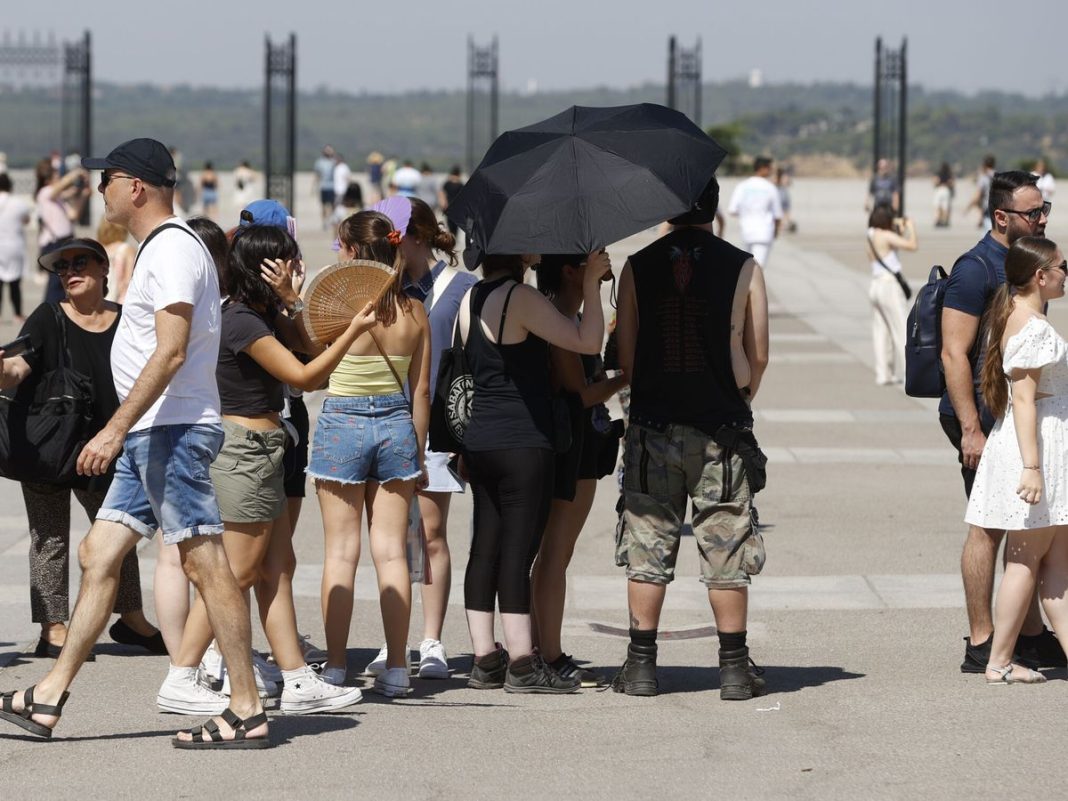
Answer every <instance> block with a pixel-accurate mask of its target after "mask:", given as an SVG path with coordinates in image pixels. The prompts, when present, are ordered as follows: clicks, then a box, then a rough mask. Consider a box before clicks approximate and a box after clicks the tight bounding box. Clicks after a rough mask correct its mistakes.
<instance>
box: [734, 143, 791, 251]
mask: <svg viewBox="0 0 1068 801" xmlns="http://www.w3.org/2000/svg"><path fill="white" fill-rule="evenodd" d="M771 164H772V161H771V159H770V158H768V157H767V156H758V157H757V158H756V160H755V161H754V162H753V174H752V175H751V176H749V177H748V178H746V179H745V180H744V181H742V182H741V183H740V184H738V186H737V187H735V189H734V193H733V194H732V195H731V202H730V204H729V205H728V207H727V211H728V212H730V214H731V215H732V216H734V217H737V218H738V222H739V227H740V228H741V232H742V242H743V243H744V244H743V247H744V249H745V250H747V251H749V252H750V253H752V254H753V258H754V259H756V261H757V264H759V265H760V266H761V267H763V268H764V269H767V267H768V255H769V253H770V252H771V243H772V242H774V241H775V238H776V237H777V236H778V235H779V226H780V224H781V222H782V202H781V201H780V200H779V190H778V188H776V186H775V184H773V183H772V182H771V181H770V180H769V179H768V176H769V175H771Z"/></svg>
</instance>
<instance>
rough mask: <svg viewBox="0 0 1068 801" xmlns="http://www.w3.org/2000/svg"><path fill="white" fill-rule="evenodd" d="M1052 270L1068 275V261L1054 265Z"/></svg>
mask: <svg viewBox="0 0 1068 801" xmlns="http://www.w3.org/2000/svg"><path fill="white" fill-rule="evenodd" d="M1050 269H1051V270H1060V271H1061V272H1062V273H1064V274H1065V275H1068V261H1062V262H1061V263H1060V264H1054V265H1053V266H1052V267H1050Z"/></svg>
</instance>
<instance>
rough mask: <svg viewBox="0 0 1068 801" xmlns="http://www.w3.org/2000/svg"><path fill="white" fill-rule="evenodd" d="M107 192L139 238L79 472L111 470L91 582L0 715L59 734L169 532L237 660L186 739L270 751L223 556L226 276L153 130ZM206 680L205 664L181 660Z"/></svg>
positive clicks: (103, 185)
mask: <svg viewBox="0 0 1068 801" xmlns="http://www.w3.org/2000/svg"><path fill="white" fill-rule="evenodd" d="M82 164H83V166H84V167H85V168H86V169H98V170H103V174H102V176H101V179H100V184H99V190H100V193H101V194H102V195H103V197H104V213H105V215H106V216H107V218H108V219H109V220H111V221H112V222H117V223H119V224H120V225H124V226H125V227H126V228H127V229H128V230H129V231H130V233H131V234H133V236H134V238H135V239H137V240H138V241H139V242H140V243H141V248H140V252H139V254H138V257H139V262H140V263H139V264H138V265H137V267H136V268H135V269H134V275H133V279H132V280H131V282H130V287H129V291H128V292H127V295H126V304H125V306H124V308H123V315H122V319H121V321H120V323H119V328H118V330H117V331H116V334H115V341H114V345H113V347H112V351H111V367H112V373H113V375H114V377H115V389H116V392H117V394H118V396H119V399H120V405H119V408H118V410H117V411H116V412H115V414H114V415H113V416H112V418H111V419H110V420H109V421H108V423H107V425H106V426H104V428H103V429H102V430H101V431H100V433H98V434H97V435H96V436H95V437H93V439H92V440H90V441H89V442H88V443H87V444H86V446H85V447H84V448H83V449H82V452H81V455H80V456H79V458H78V472H79V473H81V474H82V475H102V474H103V473H105V472H106V471H107V469H108V467H109V466H110V464H111V463H112V462H113V461H115V459H116V458H118V462H117V464H116V467H115V478H114V479H113V480H112V483H111V487H110V488H109V490H108V494H107V496H106V497H105V498H104V503H103V504H102V506H101V508H100V511H99V512H98V513H97V516H96V521H95V522H94V523H93V526H92V528H91V529H90V530H89V534H88V536H87V537H86V539H85V541H84V542H83V544H82V546H81V554H80V555H81V563H82V583H81V589H80V591H79V595H78V602H77V604H76V605H75V607H74V613H73V615H72V616H71V620H70V623H69V625H68V628H67V638H66V642H65V644H64V646H63V651H62V652H61V653H60V655H59V658H58V659H57V660H56V664H55V667H53V669H52V670H51V671H50V672H49V673H48V674H47V675H46V676H45V677H44V678H43V679H42V680H41V681H40V682H39V683H38V684H37V686H36V687H31V688H30V689H28V690H25V691H23V692H13V693H5V694H4V696H3V699H2V701H0V704H2V706H0V718H2V719H3V720H5V721H8V722H11V723H15V724H16V725H18V726H21V727H22V728H24V729H26V730H27V731H29V732H31V733H32V734H34V735H37V736H39V737H46V738H47V737H51V734H52V729H53V728H54V727H55V726H56V724H57V723H58V722H59V719H60V715H61V714H62V712H63V705H64V704H65V703H66V701H67V697H68V692H67V690H68V688H69V687H70V685H71V682H73V681H74V678H75V677H76V676H77V674H78V670H79V669H80V668H81V665H82V663H83V662H84V661H85V658H86V657H87V656H88V654H89V650H90V649H91V648H92V646H93V643H94V642H95V641H96V638H97V637H98V636H99V635H100V632H101V631H102V630H103V628H104V625H105V623H106V622H107V620H108V617H109V615H110V613H111V609H112V607H113V605H114V602H115V593H116V589H117V586H118V575H119V565H120V564H121V563H122V560H123V558H124V557H125V556H126V553H127V552H128V551H129V550H130V549H131V548H134V547H135V546H136V545H137V543H138V542H139V541H140V540H141V538H143V537H146V538H147V537H151V536H153V535H154V534H155V532H156V529H157V528H159V529H162V530H163V537H164V540H165V541H167V542H177V543H178V548H179V550H180V553H181V559H182V566H183V567H184V568H185V571H186V573H187V575H188V576H189V578H190V579H191V580H192V582H193V583H194V584H195V585H196V588H197V591H198V592H199V593H200V595H201V597H202V598H203V599H204V603H205V606H206V607H207V610H208V617H209V619H210V621H211V624H212V628H213V630H214V631H215V635H216V638H217V639H218V641H219V646H220V648H221V650H222V652H223V655H224V656H225V658H226V662H227V665H228V666H229V668H230V683H231V697H230V707H229V708H228V709H227V710H226V711H225V712H224V713H223V714H222V716H221V717H219V718H215V719H212V720H210V721H209V722H208V723H207V724H205V725H204V726H203V727H199V728H197V729H194V730H192V731H190V732H182V733H180V734H179V736H178V737H177V738H175V740H174V744H175V746H177V747H180V748H205V749H207V748H210V749H219V748H265V747H269V746H270V741H269V739H268V726H267V716H266V715H265V714H264V712H263V707H262V706H261V705H260V700H259V696H258V695H257V692H256V683H255V680H254V679H253V675H252V661H251V657H250V652H251V647H252V644H251V636H250V625H249V617H248V611H247V608H246V607H245V601H244V599H243V598H242V596H241V591H240V590H239V589H238V587H237V582H236V581H235V580H234V576H233V573H231V571H230V566H229V564H228V563H227V561H226V554H225V552H224V551H223V547H222V542H221V538H220V537H219V535H220V534H222V531H223V526H222V520H221V519H220V517H219V507H218V504H217V503H216V501H215V491H214V489H213V487H212V483H211V478H210V476H209V474H208V468H209V466H210V464H211V461H212V460H213V459H214V458H215V455H216V454H217V453H218V451H219V447H220V446H221V445H222V440H223V433H222V427H221V424H220V415H219V391H218V389H217V387H216V384H215V364H216V361H217V360H218V357H219V335H220V325H219V321H220V313H219V282H218V276H217V274H216V270H215V265H214V264H213V263H212V260H211V256H210V255H209V254H208V252H207V250H206V249H205V247H204V245H203V243H202V242H201V241H200V239H199V238H198V237H197V236H196V235H195V234H194V233H193V232H192V231H191V230H190V229H189V228H188V226H186V225H185V224H184V223H182V222H181V221H179V220H178V218H176V217H175V216H174V184H175V177H174V176H175V171H174V162H173V160H172V159H171V156H170V154H169V153H168V152H167V148H166V147H164V146H163V145H162V144H161V143H160V142H157V141H155V140H153V139H132V140H130V141H128V142H124V143H123V144H121V145H119V146H118V147H116V148H115V149H114V150H112V151H111V153H109V154H108V155H107V156H106V157H105V158H102V159H85V160H84V161H83V162H82ZM177 670H181V671H182V672H183V676H184V678H185V680H186V681H187V682H188V683H189V684H190V685H193V684H196V681H197V679H196V668H190V669H183V668H178V669H177Z"/></svg>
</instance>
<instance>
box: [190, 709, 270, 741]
mask: <svg viewBox="0 0 1068 801" xmlns="http://www.w3.org/2000/svg"><path fill="white" fill-rule="evenodd" d="M221 717H222V719H223V720H225V721H226V723H227V725H228V726H229V727H230V728H231V729H233V730H234V736H233V739H231V740H226V739H224V738H223V735H222V732H221V731H219V724H218V723H216V722H215V721H214V720H209V721H208V722H207V723H205V724H204V725H203V726H197V727H196V728H195V729H190V730H189V732H188V733H189V734H191V735H192V736H193V739H192V740H182V739H179V738H178V737H175V738H174V739H172V740H171V744H172V745H173V746H174V747H175V748H182V749H187V750H219V749H222V750H230V749H238V748H241V749H247V748H271V746H272V744H271V741H270V739H269V737H253V738H248V737H247V736H246V735H247V734H248V731H249V729H254V728H256V727H257V726H262V725H263V724H264V723H266V722H267V713H266V712H260V713H259V714H258V715H253V716H252V717H251V718H249V719H248V720H242V719H241V718H239V717H238V716H237V715H236V714H234V711H233V710H232V709H230V708H229V707H227V708H226V709H225V710H224V711H223V713H222V716H221Z"/></svg>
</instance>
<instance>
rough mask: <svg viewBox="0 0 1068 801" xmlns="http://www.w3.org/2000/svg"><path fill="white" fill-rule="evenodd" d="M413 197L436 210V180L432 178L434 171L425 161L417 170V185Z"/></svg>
mask: <svg viewBox="0 0 1068 801" xmlns="http://www.w3.org/2000/svg"><path fill="white" fill-rule="evenodd" d="M415 196H416V197H417V198H419V199H420V200H421V201H423V202H424V203H426V204H427V205H428V206H430V208H431V209H434V210H437V208H438V179H437V178H435V177H434V170H433V169H432V168H431V166H430V165H429V164H427V163H426V162H425V161H424V162H423V164H422V166H421V167H420V168H419V185H418V186H417V187H416V189H415Z"/></svg>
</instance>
